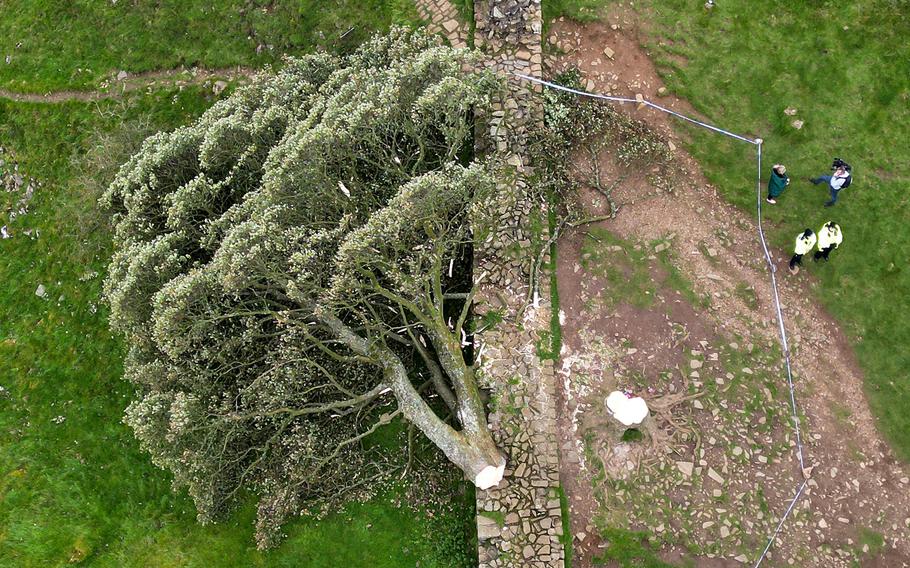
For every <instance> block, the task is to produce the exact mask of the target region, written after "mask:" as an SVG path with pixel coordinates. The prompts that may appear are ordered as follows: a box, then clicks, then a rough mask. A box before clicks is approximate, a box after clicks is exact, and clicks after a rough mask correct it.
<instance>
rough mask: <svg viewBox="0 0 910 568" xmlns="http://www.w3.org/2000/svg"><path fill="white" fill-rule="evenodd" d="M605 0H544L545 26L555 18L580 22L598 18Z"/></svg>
mask: <svg viewBox="0 0 910 568" xmlns="http://www.w3.org/2000/svg"><path fill="white" fill-rule="evenodd" d="M603 5H604V2H603V0H544V1H543V2H542V4H541V6H542V8H543V20H544V22H545V26H546V25H547V24H549V22H550V21H551V20H553V19H555V18H561V17H565V18H568V19H570V20H576V21H579V22H590V21H593V20H595V19H597V16H598V15H599V14H600V12H601V8H602V7H603Z"/></svg>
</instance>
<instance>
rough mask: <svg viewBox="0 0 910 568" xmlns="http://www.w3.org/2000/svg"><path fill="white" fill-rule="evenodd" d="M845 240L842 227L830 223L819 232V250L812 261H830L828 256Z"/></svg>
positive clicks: (832, 222)
mask: <svg viewBox="0 0 910 568" xmlns="http://www.w3.org/2000/svg"><path fill="white" fill-rule="evenodd" d="M843 240H844V235H843V234H842V233H841V232H840V226H839V225H838V224H837V223H835V222H834V221H828V222H827V223H825V224H824V225H822V228H821V229H819V231H818V250H817V251H815V256H814V257H812V260H814V261H816V262H818V259H820V258H823V259H825V262H827V261H828V255H829V254H831V251H832V250H834V249H836V248H837V247H839V246H840V244H841V243H842V242H843Z"/></svg>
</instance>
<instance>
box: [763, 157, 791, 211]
mask: <svg viewBox="0 0 910 568" xmlns="http://www.w3.org/2000/svg"><path fill="white" fill-rule="evenodd" d="M788 185H790V178H788V177H787V168H786V167H785V166H784V165H783V164H774V166H773V167H772V168H771V178H770V179H769V180H768V198H767V199H766V200H765V201H767V202H768V203H771V204H772V205H773V204H774V203H777V198H778V197H780V194H781V193H783V192H784V190H785V189H787V186H788Z"/></svg>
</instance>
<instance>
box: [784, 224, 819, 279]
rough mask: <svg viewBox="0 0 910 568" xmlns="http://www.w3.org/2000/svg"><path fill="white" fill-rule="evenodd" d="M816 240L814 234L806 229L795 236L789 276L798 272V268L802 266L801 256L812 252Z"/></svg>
mask: <svg viewBox="0 0 910 568" xmlns="http://www.w3.org/2000/svg"><path fill="white" fill-rule="evenodd" d="M816 240H817V239H816V237H815V233H813V232H812V229H806V230H805V231H803V232H802V233H800V234H798V235H796V247H795V249H794V251H793V252H794V254H793V258H791V259H790V274H797V273H798V272H799V267H800V266H802V265H803V255H804V254H808V253H809V251H811V250H812V247H814V246H815V241H816Z"/></svg>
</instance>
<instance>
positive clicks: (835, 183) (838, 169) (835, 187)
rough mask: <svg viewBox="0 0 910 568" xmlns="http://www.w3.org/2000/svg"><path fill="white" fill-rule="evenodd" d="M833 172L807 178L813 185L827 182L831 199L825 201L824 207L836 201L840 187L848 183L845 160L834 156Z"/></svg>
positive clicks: (847, 169) (847, 165)
mask: <svg viewBox="0 0 910 568" xmlns="http://www.w3.org/2000/svg"><path fill="white" fill-rule="evenodd" d="M832 169H833V170H834V173H833V174H831V175H830V176H818V177H816V178H809V181H811V182H812V183H813V184H814V185H818V184H820V183H827V184H828V187H829V188H830V190H831V200H830V201H828V202H827V203H825V207H831V206H832V205H834V204H835V203H837V194H838V193H840V191H841V190H842V189H846V188H847V186H849V185H850V181H851V179H850V166H849V164H847V163H846V162H845V161H843V160H841V159H840V158H834V164H833V165H832Z"/></svg>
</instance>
